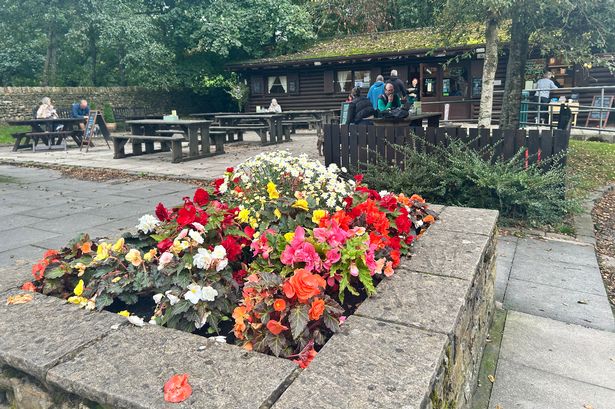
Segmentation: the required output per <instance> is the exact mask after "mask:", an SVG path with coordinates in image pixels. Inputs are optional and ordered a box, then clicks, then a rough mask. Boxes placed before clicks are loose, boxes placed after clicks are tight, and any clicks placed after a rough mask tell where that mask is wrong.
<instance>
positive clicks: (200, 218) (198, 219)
mask: <svg viewBox="0 0 615 409" xmlns="http://www.w3.org/2000/svg"><path fill="white" fill-rule="evenodd" d="M207 220H209V215H208V214H207V213H205V212H204V211H200V212H198V213H197V216H196V217H195V218H194V221H195V222H199V223H201V224H202V225H203V226H205V225H206V224H207Z"/></svg>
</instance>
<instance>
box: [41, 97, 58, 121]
mask: <svg viewBox="0 0 615 409" xmlns="http://www.w3.org/2000/svg"><path fill="white" fill-rule="evenodd" d="M57 117H58V114H57V112H56V109H55V108H54V107H53V105H51V99H50V98H49V97H45V98H43V99H42V100H41V106H39V107H38V110H37V111H36V118H37V119H48V118H57Z"/></svg>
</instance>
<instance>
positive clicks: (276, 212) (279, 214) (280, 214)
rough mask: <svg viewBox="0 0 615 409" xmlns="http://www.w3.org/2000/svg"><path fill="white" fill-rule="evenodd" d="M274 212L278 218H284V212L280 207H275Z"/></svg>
mask: <svg viewBox="0 0 615 409" xmlns="http://www.w3.org/2000/svg"><path fill="white" fill-rule="evenodd" d="M273 214H274V215H275V217H277V218H278V219H281V218H282V212H280V209H275V210H274V211H273Z"/></svg>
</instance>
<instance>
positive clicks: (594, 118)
mask: <svg viewBox="0 0 615 409" xmlns="http://www.w3.org/2000/svg"><path fill="white" fill-rule="evenodd" d="M612 105H613V96H612V95H605V96H604V97H600V96H594V98H593V100H592V106H591V110H590V111H589V115H587V120H586V121H585V126H587V125H589V122H600V121H602V124H603V125H604V124H606V123H607V122H608V121H609V114H610V111H602V112H601V111H600V108H601V107H602V108H605V109H608V108H611V106H612Z"/></svg>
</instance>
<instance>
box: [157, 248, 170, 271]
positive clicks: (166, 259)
mask: <svg viewBox="0 0 615 409" xmlns="http://www.w3.org/2000/svg"><path fill="white" fill-rule="evenodd" d="M171 260H173V254H171V253H169V252H168V251H166V252H164V253H162V255H161V256H160V259H159V260H158V270H162V269H163V268H164V267H165V266H166V265H167V264H169V263H170V262H171Z"/></svg>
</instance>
